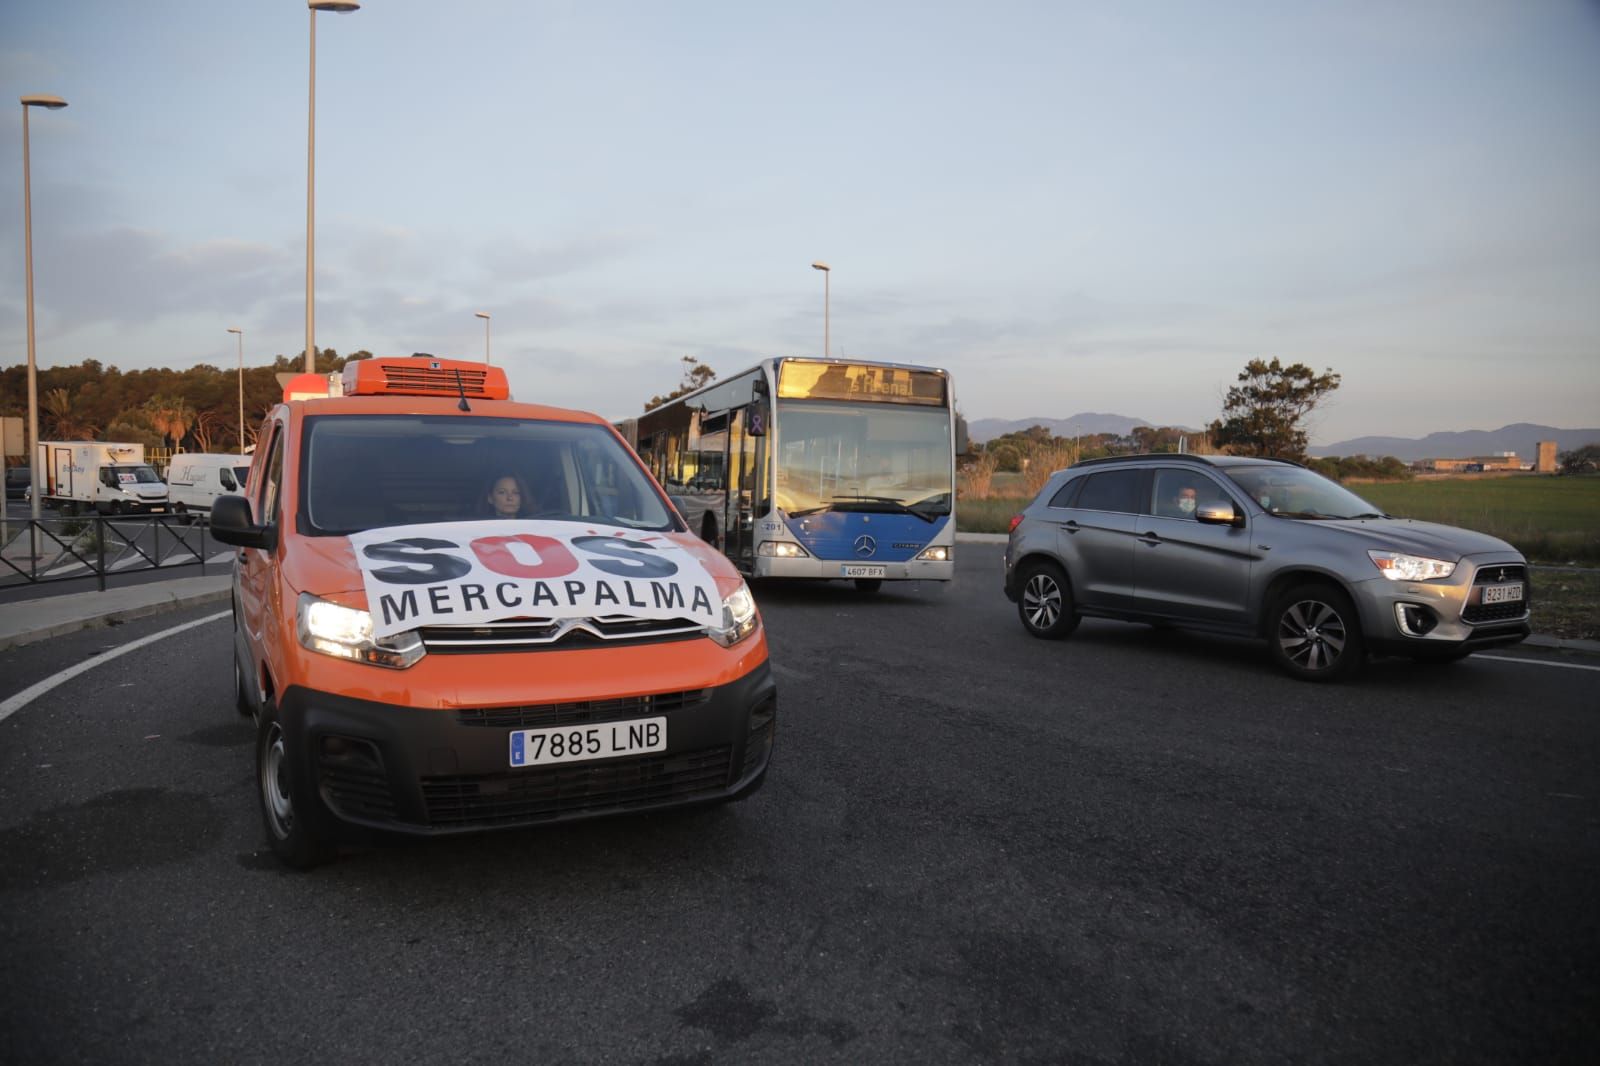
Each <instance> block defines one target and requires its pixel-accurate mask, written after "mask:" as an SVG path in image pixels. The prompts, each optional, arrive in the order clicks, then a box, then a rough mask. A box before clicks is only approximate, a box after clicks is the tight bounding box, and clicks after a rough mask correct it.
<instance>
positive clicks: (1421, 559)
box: [1367, 551, 1456, 581]
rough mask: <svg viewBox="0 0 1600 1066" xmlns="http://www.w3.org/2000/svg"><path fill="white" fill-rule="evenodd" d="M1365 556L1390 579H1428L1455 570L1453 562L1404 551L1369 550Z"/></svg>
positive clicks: (1448, 573)
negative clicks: (1407, 553)
mask: <svg viewBox="0 0 1600 1066" xmlns="http://www.w3.org/2000/svg"><path fill="white" fill-rule="evenodd" d="M1367 558H1369V559H1371V560H1372V565H1373V566H1376V567H1377V568H1378V569H1379V570H1380V571H1382V573H1383V576H1384V577H1386V578H1388V579H1389V580H1390V581H1430V580H1432V579H1434V578H1439V577H1449V576H1450V575H1451V574H1453V573H1455V572H1456V564H1455V563H1449V562H1445V561H1444V560H1443V559H1429V558H1428V557H1426V556H1423V555H1406V554H1405V553H1404V552H1380V551H1369V552H1367Z"/></svg>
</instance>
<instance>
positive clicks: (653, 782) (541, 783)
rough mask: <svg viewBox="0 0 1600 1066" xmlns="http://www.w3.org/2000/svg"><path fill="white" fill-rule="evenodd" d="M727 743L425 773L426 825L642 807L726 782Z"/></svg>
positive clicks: (496, 821)
mask: <svg viewBox="0 0 1600 1066" xmlns="http://www.w3.org/2000/svg"><path fill="white" fill-rule="evenodd" d="M731 753H732V748H730V747H729V746H728V745H726V744H724V745H722V746H720V747H715V748H705V749H702V750H700V751H690V752H682V753H679V754H672V755H645V756H641V757H638V758H633V759H611V760H607V761H605V762H597V763H579V764H577V765H568V766H551V767H545V768H542V769H537V770H522V771H517V772H513V773H501V774H472V775H458V776H453V777H424V778H423V779H422V796H423V799H424V800H425V801H426V803H427V810H428V824H429V825H431V826H435V827H439V828H464V827H467V826H489V825H515V824H520V823H526V822H537V821H541V820H548V819H550V818H554V817H557V816H559V815H562V814H572V813H576V812H580V811H600V810H605V809H608V808H610V809H616V810H625V809H627V808H630V807H646V806H650V805H653V804H657V803H662V802H665V801H668V800H680V799H687V798H690V797H692V796H696V795H699V794H701V793H707V794H709V793H714V792H717V791H719V790H721V789H723V788H726V787H727V785H728V761H729V758H730V757H731Z"/></svg>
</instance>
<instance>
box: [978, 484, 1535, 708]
mask: <svg viewBox="0 0 1600 1066" xmlns="http://www.w3.org/2000/svg"><path fill="white" fill-rule="evenodd" d="M1006 596H1008V597H1009V598H1010V599H1011V600H1013V601H1014V602H1015V603H1016V604H1017V611H1018V614H1019V615H1020V616H1021V618H1022V624H1023V626H1024V627H1025V628H1026V629H1027V631H1028V632H1029V633H1031V634H1033V635H1034V636H1036V637H1041V638H1047V639H1052V638H1055V639H1058V638H1061V637H1065V636H1066V635H1067V634H1069V633H1071V632H1072V631H1073V630H1074V629H1076V628H1077V626H1078V620H1079V618H1080V617H1082V616H1085V615H1089V616H1095V617H1101V618H1120V619H1125V620H1128V621H1135V622H1149V623H1152V624H1155V625H1175V626H1185V627H1189V628H1194V629H1206V630H1212V631H1216V632H1222V633H1232V634H1236V635H1243V636H1254V637H1265V638H1266V639H1267V641H1268V643H1269V645H1270V646H1271V649H1272V656H1273V658H1274V659H1275V660H1276V661H1277V662H1278V665H1280V666H1281V667H1283V669H1285V670H1287V671H1288V672H1289V673H1290V674H1292V675H1294V676H1295V677H1299V678H1303V679H1305V680H1308V681H1331V680H1334V679H1335V678H1340V677H1344V676H1346V675H1348V674H1349V673H1350V672H1351V671H1353V670H1354V669H1356V667H1358V666H1359V665H1360V664H1361V662H1362V659H1363V658H1364V656H1365V655H1367V654H1381V655H1405V656H1410V657H1411V658H1413V659H1417V660H1424V661H1434V662H1439V661H1449V660H1453V659H1459V658H1463V657H1465V656H1467V655H1470V654H1471V653H1472V652H1474V651H1477V650H1480V649H1482V648H1489V647H1495V646H1498V645H1503V644H1515V643H1517V642H1518V641H1520V640H1522V639H1524V638H1525V637H1527V635H1528V632H1529V629H1528V606H1529V603H1530V602H1531V596H1530V586H1529V584H1528V567H1527V561H1526V560H1525V559H1524V558H1523V557H1522V555H1521V554H1520V553H1519V552H1517V550H1516V549H1514V548H1512V547H1511V545H1509V544H1507V543H1505V542H1504V541H1501V540H1496V539H1495V538H1494V537H1490V536H1486V535H1484V534H1482V533H1474V532H1472V531H1470V530H1465V529H1457V528H1455V527H1454V526H1441V525H1435V524H1433V523H1429V522H1414V521H1411V520H1409V519H1403V518H1393V517H1390V516H1389V515H1386V514H1383V513H1382V512H1380V511H1379V510H1378V509H1377V508H1376V507H1373V506H1372V505H1371V504H1370V503H1368V502H1366V501H1365V500H1363V499H1361V497H1359V496H1357V495H1355V494H1354V493H1352V492H1350V491H1349V490H1348V489H1345V488H1343V487H1342V486H1340V485H1339V484H1337V483H1335V482H1333V481H1330V480H1328V479H1327V478H1325V477H1322V476H1321V475H1319V474H1315V473H1312V472H1311V471H1310V470H1307V469H1306V468H1304V467H1302V466H1299V465H1297V464H1295V463H1290V462H1284V461H1281V460H1276V459H1247V458H1241V457H1233V456H1220V455H1219V456H1198V455H1131V456H1116V457H1113V458H1110V459H1090V460H1087V461H1085V462H1081V463H1078V464H1076V465H1074V466H1072V467H1069V468H1068V469H1066V470H1061V471H1057V472H1056V473H1055V474H1053V475H1052V476H1051V478H1050V480H1049V481H1048V482H1047V483H1046V484H1045V486H1044V489H1043V490H1042V491H1041V492H1040V493H1039V496H1038V498H1037V499H1035V500H1034V501H1033V502H1032V503H1031V504H1029V505H1028V507H1027V509H1026V510H1025V511H1023V513H1022V514H1020V515H1018V516H1017V517H1016V518H1013V519H1012V521H1011V539H1010V541H1009V543H1008V544H1007V545H1006Z"/></svg>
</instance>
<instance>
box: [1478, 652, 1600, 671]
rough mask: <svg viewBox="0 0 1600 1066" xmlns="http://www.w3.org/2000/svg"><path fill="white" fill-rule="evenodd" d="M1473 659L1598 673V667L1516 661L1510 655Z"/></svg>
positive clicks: (1545, 661) (1537, 660)
mask: <svg viewBox="0 0 1600 1066" xmlns="http://www.w3.org/2000/svg"><path fill="white" fill-rule="evenodd" d="M1475 658H1478V659H1482V660H1483V661H1484V662H1495V663H1527V664H1528V665H1529V666H1559V667H1560V668H1561V669H1563V670H1594V671H1596V672H1600V666H1585V665H1583V664H1582V663H1553V662H1551V661H1550V660H1548V659H1518V658H1515V657H1513V656H1510V655H1478V656H1475Z"/></svg>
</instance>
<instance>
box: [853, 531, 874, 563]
mask: <svg viewBox="0 0 1600 1066" xmlns="http://www.w3.org/2000/svg"><path fill="white" fill-rule="evenodd" d="M855 548H856V554H857V555H859V556H861V558H863V559H865V558H866V557H867V556H869V555H872V554H873V553H874V552H876V551H877V550H878V542H877V541H875V540H873V539H872V538H871V537H869V536H867V535H866V534H865V533H863V534H861V536H859V537H857V538H856V543H855Z"/></svg>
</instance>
